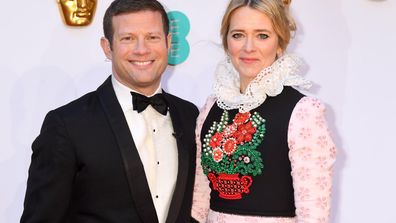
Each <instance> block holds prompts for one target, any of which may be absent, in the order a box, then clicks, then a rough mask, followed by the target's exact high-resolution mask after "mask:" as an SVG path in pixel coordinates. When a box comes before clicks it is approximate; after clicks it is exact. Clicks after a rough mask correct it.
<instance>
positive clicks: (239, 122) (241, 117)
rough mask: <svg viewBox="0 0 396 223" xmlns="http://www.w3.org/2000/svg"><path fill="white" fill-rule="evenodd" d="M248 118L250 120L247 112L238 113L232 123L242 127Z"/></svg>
mask: <svg viewBox="0 0 396 223" xmlns="http://www.w3.org/2000/svg"><path fill="white" fill-rule="evenodd" d="M249 118H250V113H249V112H245V113H238V114H236V115H235V118H234V123H235V124H237V125H242V124H243V123H245V122H247V121H248V120H249Z"/></svg>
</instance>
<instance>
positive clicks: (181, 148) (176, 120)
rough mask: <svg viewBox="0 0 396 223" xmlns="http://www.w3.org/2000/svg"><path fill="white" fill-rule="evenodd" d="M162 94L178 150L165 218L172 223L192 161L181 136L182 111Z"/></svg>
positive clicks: (177, 212)
mask: <svg viewBox="0 0 396 223" xmlns="http://www.w3.org/2000/svg"><path fill="white" fill-rule="evenodd" d="M163 94H164V96H165V98H166V100H167V101H168V103H169V113H170V116H171V120H172V125H173V130H174V132H175V133H174V136H175V138H176V143H177V151H178V171H177V180H176V187H175V191H174V193H173V197H172V201H171V204H170V208H169V212H168V217H167V219H166V222H167V223H173V222H176V219H177V217H178V215H179V212H180V209H181V205H182V202H183V196H184V192H185V190H186V183H187V178H188V168H189V162H192V160H190V154H189V150H188V148H185V145H189V144H188V143H186V142H185V141H184V139H185V137H183V132H184V130H185V129H183V125H182V121H183V120H181V118H180V117H182V115H181V114H180V113H181V112H183V111H180V109H179V108H178V107H177V105H176V103H175V102H174V100H172V97H170V96H169V95H168V94H167V93H166V92H165V91H163Z"/></svg>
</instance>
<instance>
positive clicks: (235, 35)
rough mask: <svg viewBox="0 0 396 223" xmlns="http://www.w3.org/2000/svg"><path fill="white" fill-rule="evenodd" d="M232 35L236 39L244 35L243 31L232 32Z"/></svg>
mask: <svg viewBox="0 0 396 223" xmlns="http://www.w3.org/2000/svg"><path fill="white" fill-rule="evenodd" d="M231 36H232V38H234V39H240V38H242V37H243V35H242V33H234V34H232V35H231Z"/></svg>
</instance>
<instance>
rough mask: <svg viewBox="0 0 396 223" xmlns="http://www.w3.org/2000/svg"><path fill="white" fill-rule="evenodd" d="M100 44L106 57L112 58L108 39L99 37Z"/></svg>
mask: <svg viewBox="0 0 396 223" xmlns="http://www.w3.org/2000/svg"><path fill="white" fill-rule="evenodd" d="M100 46H101V47H102V49H103V52H104V54H105V55H106V58H107V59H109V60H111V59H112V58H113V54H112V51H111V46H110V42H109V40H108V39H106V38H105V37H102V38H100Z"/></svg>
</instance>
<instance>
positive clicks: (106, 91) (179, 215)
mask: <svg viewBox="0 0 396 223" xmlns="http://www.w3.org/2000/svg"><path fill="white" fill-rule="evenodd" d="M164 96H165V98H166V100H167V101H168V104H169V113H170V117H171V120H172V124H173V129H174V132H175V133H174V135H173V136H170V137H176V142H177V150H178V173H177V179H176V186H175V191H174V194H173V198H172V201H171V204H170V208H169V213H168V216H167V220H166V222H167V223H179V222H180V223H184V222H189V221H190V216H191V214H190V213H191V203H192V192H193V184H194V169H195V153H196V145H195V140H194V129H195V122H196V117H197V116H198V109H197V108H196V107H195V106H194V105H193V104H192V103H190V102H187V101H185V100H182V99H180V98H178V97H176V96H173V95H171V94H168V93H166V92H164ZM131 100H132V99H131ZM32 150H33V154H32V160H31V165H30V168H29V177H28V182H27V190H26V197H25V203H24V211H23V214H22V217H21V222H23V223H33V222H40V223H45V222H48V223H57V222H62V223H63V222H67V223H69V222H70V223H80V222H81V223H94V222H95V223H99V222H109V223H118V222H119V223H124V222H125V223H127V222H136V223H140V222H142V223H156V222H158V220H157V215H156V211H155V208H154V204H153V201H152V198H151V194H150V190H149V186H148V183H147V180H146V176H145V172H144V168H143V164H142V162H141V160H140V158H139V154H138V151H137V149H136V146H135V144H134V141H133V138H132V135H131V132H130V130H129V128H128V124H127V122H126V119H125V116H124V113H123V111H122V109H121V106H120V104H119V103H118V100H117V98H116V95H115V92H114V89H113V86H112V83H111V78H110V77H109V78H108V79H107V80H106V81H105V82H104V83H103V84H102V85H101V86H100V87H99V88H98V89H97V90H96V91H94V92H91V93H88V94H86V95H84V96H82V97H81V98H79V99H77V100H75V101H73V102H71V103H69V104H67V105H65V106H62V107H60V108H57V109H55V110H53V111H50V112H49V113H48V114H47V116H46V117H45V119H44V123H43V126H42V129H41V131H40V134H39V136H38V137H37V138H36V140H35V141H34V142H33V144H32Z"/></svg>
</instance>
